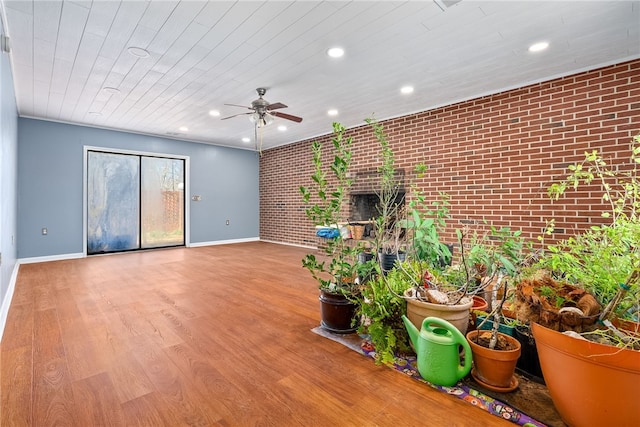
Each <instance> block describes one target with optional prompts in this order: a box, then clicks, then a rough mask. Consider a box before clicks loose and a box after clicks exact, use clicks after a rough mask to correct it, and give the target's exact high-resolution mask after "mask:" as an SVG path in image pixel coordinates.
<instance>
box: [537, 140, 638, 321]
mask: <svg viewBox="0 0 640 427" xmlns="http://www.w3.org/2000/svg"><path fill="white" fill-rule="evenodd" d="M630 151H631V165H630V166H629V167H627V168H622V167H611V166H610V165H609V164H608V163H607V162H606V161H605V159H604V158H603V156H602V154H601V153H600V152H598V151H596V150H593V151H590V152H587V153H585V159H584V160H583V161H582V162H581V163H578V164H575V165H571V166H569V168H568V171H569V174H568V176H567V177H565V179H563V180H562V181H560V182H558V183H554V184H552V185H551V186H550V187H549V189H548V193H549V197H551V199H552V200H558V199H559V198H560V197H562V196H563V195H565V194H566V192H567V191H570V190H576V189H578V188H580V187H582V186H586V185H596V184H597V185H598V186H599V188H600V191H601V194H602V196H601V199H602V200H603V201H604V202H605V204H606V205H607V206H608V210H607V211H604V212H602V217H603V218H607V219H609V222H608V223H607V224H604V225H596V226H593V227H591V228H590V229H588V230H586V231H584V232H582V233H579V234H577V235H575V236H572V237H569V238H567V239H565V240H562V241H560V242H558V243H556V244H554V245H549V246H548V251H547V252H546V253H545V256H544V257H543V258H542V259H541V261H540V263H539V266H540V267H542V268H547V269H549V270H551V271H552V272H554V273H555V274H556V276H561V277H562V278H564V279H565V280H567V281H569V282H571V283H574V284H576V285H578V286H581V287H583V288H584V289H586V290H587V291H589V292H591V293H593V294H594V295H595V296H596V298H597V299H598V300H599V301H600V303H601V304H603V306H605V308H604V310H603V311H602V315H601V316H600V318H601V319H605V318H607V317H609V316H610V315H611V314H612V313H615V315H616V316H618V317H621V318H628V319H632V320H636V321H637V320H638V312H639V311H640V307H639V303H638V298H639V296H640V295H639V292H638V288H639V285H640V244H639V242H640V215H639V214H640V180H639V179H638V176H637V170H638V164H639V163H640V135H636V136H635V137H633V139H632V141H631V144H630Z"/></svg>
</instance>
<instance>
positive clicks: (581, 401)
mask: <svg viewBox="0 0 640 427" xmlns="http://www.w3.org/2000/svg"><path fill="white" fill-rule="evenodd" d="M532 331H533V337H534V338H535V340H536V346H537V349H538V356H539V357H540V365H541V367H542V374H543V375H544V380H545V382H546V384H547V388H548V389H549V394H550V395H551V399H552V400H553V404H554V405H555V407H556V409H557V410H558V413H559V414H560V416H561V417H562V419H563V421H564V422H565V423H567V424H569V425H570V426H578V427H579V426H600V425H602V426H604V425H607V426H632V425H633V426H635V425H638V424H637V423H638V420H640V405H639V404H638V396H637V390H638V385H639V384H640V351H635V350H628V349H620V348H617V347H612V346H608V345H604V344H599V343H595V342H591V341H586V340H582V339H578V338H573V337H570V336H567V335H564V334H562V333H560V332H556V331H553V330H551V329H548V328H545V327H544V326H540V325H538V324H533V325H532Z"/></svg>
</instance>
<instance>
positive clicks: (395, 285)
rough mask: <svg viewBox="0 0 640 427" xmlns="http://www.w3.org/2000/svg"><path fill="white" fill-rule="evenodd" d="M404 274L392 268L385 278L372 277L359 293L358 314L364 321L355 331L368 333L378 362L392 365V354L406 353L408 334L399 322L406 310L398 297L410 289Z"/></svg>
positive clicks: (407, 350)
mask: <svg viewBox="0 0 640 427" xmlns="http://www.w3.org/2000/svg"><path fill="white" fill-rule="evenodd" d="M405 274H406V273H405V272H403V271H402V270H400V269H395V268H394V269H392V270H391V271H390V272H389V273H388V274H387V275H386V276H384V275H382V274H378V275H376V276H375V278H374V279H373V280H371V281H369V282H367V286H366V287H364V288H363V290H362V302H361V304H360V314H361V315H362V318H363V319H364V321H363V323H362V324H361V326H360V329H359V332H360V333H367V334H369V336H370V339H371V342H372V343H373V345H374V347H375V350H376V361H377V362H378V363H385V364H388V363H392V362H393V361H394V359H395V354H396V352H400V353H407V352H409V351H410V347H409V335H408V333H407V331H406V329H405V326H404V324H403V322H402V319H401V318H402V315H403V314H406V311H407V309H406V303H405V301H404V298H402V294H403V293H404V291H405V290H407V289H408V288H409V287H410V281H409V280H407V278H406V277H405Z"/></svg>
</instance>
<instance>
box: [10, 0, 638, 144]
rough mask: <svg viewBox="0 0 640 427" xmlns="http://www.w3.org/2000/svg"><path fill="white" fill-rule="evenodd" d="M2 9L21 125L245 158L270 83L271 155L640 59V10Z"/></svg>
mask: <svg viewBox="0 0 640 427" xmlns="http://www.w3.org/2000/svg"><path fill="white" fill-rule="evenodd" d="M0 2H1V4H2V9H1V10H2V17H3V24H4V28H5V33H6V34H7V35H8V36H9V38H10V46H11V52H10V58H11V64H12V69H13V77H14V81H15V91H16V97H17V103H18V110H19V114H20V115H21V116H23V117H35V118H41V119H44V120H52V121H59V122H67V123H77V124H82V125H88V126H95V127H102V128H109V129H119V130H125V131H131V132H137V133H143V134H151V135H160V136H165V137H171V138H176V139H183V140H189V141H199V142H205V143H211V144H219V145H225V146H232V147H239V148H247V149H254V148H255V147H256V143H255V140H254V125H253V124H252V123H251V122H250V121H249V120H248V116H245V115H243V116H238V117H234V118H231V119H228V120H221V118H222V117H226V116H231V115H234V114H238V113H245V112H246V111H248V110H246V109H243V108H240V107H233V106H226V105H224V104H225V103H232V104H240V105H246V106H249V105H250V103H251V101H253V100H254V99H256V98H257V94H256V88H258V87H265V88H267V89H268V91H267V94H266V95H265V99H267V100H269V101H270V102H271V103H275V102H282V103H284V104H286V105H288V108H286V109H282V110H278V111H281V112H283V113H287V114H292V115H296V116H301V117H303V118H304V120H303V121H302V122H301V123H295V122H292V121H288V120H285V119H282V118H277V119H276V121H275V122H274V123H273V124H271V125H269V126H266V127H264V128H262V141H263V148H269V147H274V146H278V145H283V144H288V143H291V142H295V141H298V140H301V139H305V138H310V137H315V136H318V135H322V134H326V133H329V132H330V131H331V122H332V121H340V122H342V123H343V124H345V125H347V126H355V125H360V124H362V123H363V119H364V118H365V117H369V116H371V115H375V117H377V118H378V119H385V118H390V117H396V116H401V115H404V114H407V113H412V112H417V111H424V110H428V109H431V108H434V107H438V106H443V105H448V104H451V103H455V102H458V101H462V100H466V99H471V98H475V97H478V96H482V95H487V94H491V93H496V92H500V91H502V90H505V89H511V88H516V87H520V86H523V85H526V84H529V83H534V82H540V81H545V80H549V79H551V78H555V77H558V76H563V75H568V74H573V73H575V72H578V71H584V70H589V69H593V68H597V67H600V66H603V65H609V64H614V63H619V62H623V61H626V60H630V59H634V58H639V57H640V1H566V2H565V1H550V2H543V1H473V0H462V1H459V2H456V1H445V0H435V1H431V0H425V1H407V2H394V1H377V2H367V1H354V2H345V1H237V2H229V1H208V2H207V1H176V0H173V1H170V0H159V1H156V0H154V1H143V0H125V1H117V0H110V1H84V0H75V1H71V0H65V1H55V0H46V1H39V0H38V1H30V0H0ZM539 41H546V42H548V43H549V48H548V49H547V50H545V51H543V52H540V53H537V54H534V53H530V52H529V51H528V50H527V48H528V47H529V45H530V44H532V43H534V42H539ZM333 46H340V47H342V48H344V49H345V52H346V53H345V55H344V56H343V57H342V58H339V59H332V58H329V57H328V56H327V55H326V51H327V49H328V48H330V47H333ZM131 47H137V48H142V49H145V50H146V51H148V53H149V56H148V57H143V58H140V57H136V56H134V55H132V54H131V53H130V52H129V48H131ZM404 85H411V86H413V87H414V88H415V90H414V92H413V93H411V94H409V95H402V94H401V93H400V88H401V87H402V86H404ZM329 109H336V110H338V115H337V116H335V117H329V116H328V115H327V111H328V110H329ZM210 110H218V111H219V112H220V114H221V116H219V117H213V116H211V115H210V114H209V111H210ZM278 125H285V126H286V127H287V129H286V130H285V131H282V130H278ZM181 127H186V128H188V130H180V128H181ZM243 137H246V138H249V139H250V142H242V138H243Z"/></svg>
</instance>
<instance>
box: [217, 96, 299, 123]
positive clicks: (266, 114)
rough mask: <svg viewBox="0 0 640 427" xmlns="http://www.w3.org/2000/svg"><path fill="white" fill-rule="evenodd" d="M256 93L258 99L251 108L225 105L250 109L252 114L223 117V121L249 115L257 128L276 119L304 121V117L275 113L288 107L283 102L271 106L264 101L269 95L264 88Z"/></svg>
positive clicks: (252, 103)
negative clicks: (265, 96)
mask: <svg viewBox="0 0 640 427" xmlns="http://www.w3.org/2000/svg"><path fill="white" fill-rule="evenodd" d="M256 92H258V99H256V100H255V101H253V102H251V106H250V107H245V106H244V105H237V104H224V105H230V106H232V107H241V108H248V109H249V110H251V112H248V113H240V114H234V115H233V116H229V117H223V118H222V119H221V120H227V119H230V118H232V117H237V116H244V115H248V116H249V120H251V121H252V122H254V123H255V124H256V126H257V127H263V126H266V125H268V124H270V123H271V122H273V120H274V117H278V118H281V119H286V120H291V121H293V122H296V123H300V122H301V121H302V117H298V116H293V115H291V114H287V113H281V112H279V111H274V110H279V109H281V108H287V106H286V105H284V104H283V103H281V102H276V103H274V104H271V103H269V101H267V100H266V99H264V98H263V96H264V94H265V93H267V89H265V88H263V87H259V88H258V89H256Z"/></svg>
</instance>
